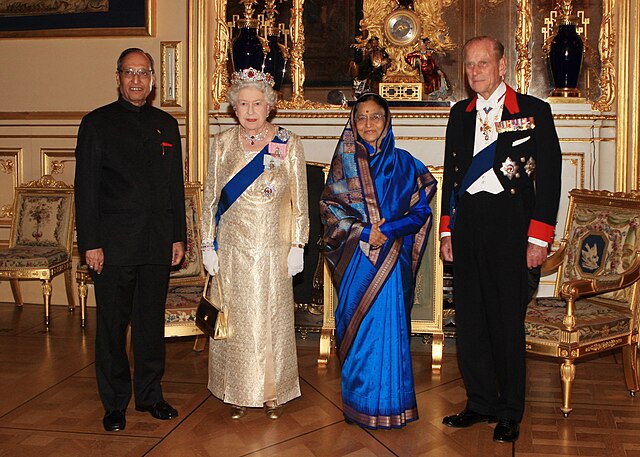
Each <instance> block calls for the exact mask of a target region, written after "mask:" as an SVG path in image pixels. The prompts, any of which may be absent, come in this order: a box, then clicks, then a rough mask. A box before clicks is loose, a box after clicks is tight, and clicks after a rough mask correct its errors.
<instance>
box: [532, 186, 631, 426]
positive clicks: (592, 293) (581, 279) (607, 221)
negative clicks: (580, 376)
mask: <svg viewBox="0 0 640 457" xmlns="http://www.w3.org/2000/svg"><path fill="white" fill-rule="evenodd" d="M542 270H543V271H542V274H543V275H545V274H549V273H552V272H557V278H556V286H555V292H554V295H555V296H554V297H549V298H540V297H539V298H536V299H534V300H532V301H531V303H529V308H528V310H527V316H526V320H525V330H526V349H527V352H528V353H531V354H537V355H541V356H548V357H553V358H555V359H558V360H559V361H560V362H561V365H560V376H561V384H562V407H561V408H560V409H561V411H562V414H563V415H564V417H567V416H568V415H569V413H570V412H571V411H572V407H571V390H572V385H573V380H574V378H575V375H576V366H575V364H574V362H575V361H577V360H578V359H580V358H582V357H586V356H591V355H593V354H597V353H600V352H604V351H609V350H613V349H618V348H622V355H623V366H624V375H625V381H626V385H627V388H628V390H629V392H630V393H631V395H632V396H633V395H635V392H637V391H638V390H640V386H639V384H638V373H637V358H636V356H637V345H638V301H639V299H640V297H639V292H640V289H639V288H640V281H638V279H639V278H640V192H636V191H634V192H633V193H611V192H607V191H588V190H580V189H574V190H572V191H571V192H570V201H569V210H568V215H567V222H566V227H565V234H564V238H563V240H562V242H561V244H560V248H559V249H558V251H557V252H555V253H554V254H553V255H552V256H550V257H549V258H548V259H547V261H546V262H545V264H544V265H543V269H542Z"/></svg>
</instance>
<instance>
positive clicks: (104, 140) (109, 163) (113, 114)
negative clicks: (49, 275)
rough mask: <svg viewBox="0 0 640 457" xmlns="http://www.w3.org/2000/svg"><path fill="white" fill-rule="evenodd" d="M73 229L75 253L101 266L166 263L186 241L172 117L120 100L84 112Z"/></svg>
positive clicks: (179, 158) (179, 152)
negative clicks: (95, 252) (87, 254)
mask: <svg viewBox="0 0 640 457" xmlns="http://www.w3.org/2000/svg"><path fill="white" fill-rule="evenodd" d="M75 194H76V227H77V232H78V248H79V250H80V251H81V252H84V251H87V250H90V249H96V248H102V249H103V251H104V255H105V264H107V265H144V264H154V265H169V264H170V263H171V257H172V244H173V243H174V242H178V241H182V242H186V238H187V237H186V227H185V226H186V222H185V218H184V214H185V213H184V182H183V177H182V147H181V144H180V132H179V130H178V123H177V122H176V120H175V119H174V118H173V117H172V116H171V115H169V114H167V113H165V112H164V111H162V110H159V109H157V108H154V107H152V106H150V105H149V104H145V105H143V106H141V107H138V106H135V105H132V104H130V103H129V102H127V101H125V100H123V99H122V98H120V99H119V100H118V101H116V102H114V103H111V104H109V105H106V106H103V107H101V108H98V109H96V110H94V111H92V112H91V113H89V114H87V115H86V116H85V117H84V118H83V119H82V123H81V124H80V130H79V132H78V144H77V147H76V179H75Z"/></svg>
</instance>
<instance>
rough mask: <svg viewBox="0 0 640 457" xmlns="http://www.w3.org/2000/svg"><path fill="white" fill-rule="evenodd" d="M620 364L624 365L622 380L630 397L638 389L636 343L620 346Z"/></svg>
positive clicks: (639, 387) (639, 388)
mask: <svg viewBox="0 0 640 457" xmlns="http://www.w3.org/2000/svg"><path fill="white" fill-rule="evenodd" d="M622 365H623V367H624V380H625V381H626V383H627V389H629V393H630V394H631V396H632V397H635V395H636V392H638V391H639V390H640V385H639V384H638V345H637V344H635V343H631V344H630V345H629V346H624V347H623V348H622Z"/></svg>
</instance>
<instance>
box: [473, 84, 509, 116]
mask: <svg viewBox="0 0 640 457" xmlns="http://www.w3.org/2000/svg"><path fill="white" fill-rule="evenodd" d="M506 92H507V85H506V84H505V83H504V81H502V82H501V83H500V84H499V85H498V87H497V88H496V90H494V91H493V93H492V94H491V96H490V97H489V99H488V100H485V99H484V98H483V97H482V95H480V94H478V99H477V100H476V109H477V110H478V111H479V110H481V109H484V108H494V109H495V108H498V107H499V106H500V105H501V104H502V101H503V100H502V99H503V98H504V94H505V93H506Z"/></svg>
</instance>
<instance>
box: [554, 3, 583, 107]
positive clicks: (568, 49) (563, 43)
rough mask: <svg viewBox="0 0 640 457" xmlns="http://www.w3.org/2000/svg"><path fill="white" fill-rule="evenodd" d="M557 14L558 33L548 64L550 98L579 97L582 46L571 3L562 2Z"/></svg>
mask: <svg viewBox="0 0 640 457" xmlns="http://www.w3.org/2000/svg"><path fill="white" fill-rule="evenodd" d="M559 6H560V13H559V14H558V23H559V24H560V25H559V27H558V33H556V35H555V36H554V37H553V40H552V41H551V47H550V50H549V63H550V64H551V74H552V75H553V84H554V89H553V91H552V92H551V96H552V97H580V89H578V78H579V76H580V68H581V67H582V53H583V51H584V44H583V43H582V39H581V38H580V35H578V32H577V31H576V24H575V19H576V18H575V16H573V15H572V14H571V2H570V1H566V0H565V1H563V2H562V3H561V4H560V5H559Z"/></svg>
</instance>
